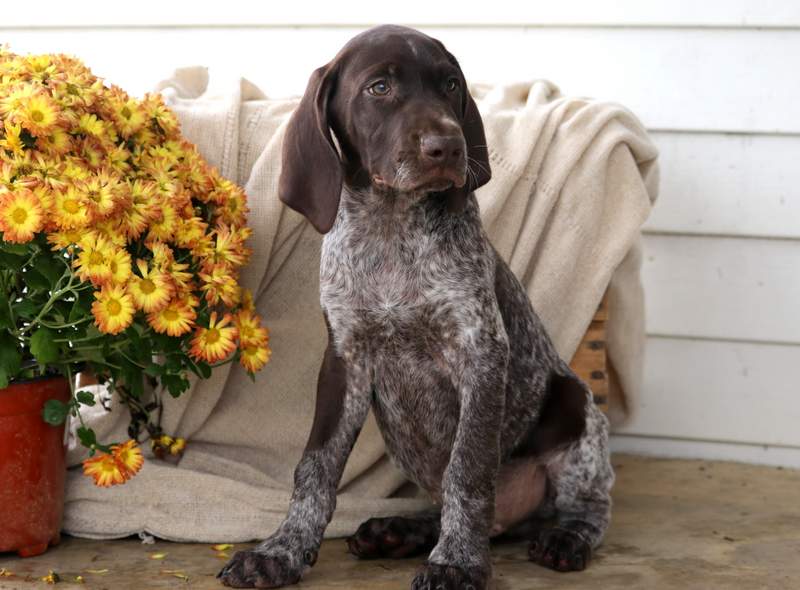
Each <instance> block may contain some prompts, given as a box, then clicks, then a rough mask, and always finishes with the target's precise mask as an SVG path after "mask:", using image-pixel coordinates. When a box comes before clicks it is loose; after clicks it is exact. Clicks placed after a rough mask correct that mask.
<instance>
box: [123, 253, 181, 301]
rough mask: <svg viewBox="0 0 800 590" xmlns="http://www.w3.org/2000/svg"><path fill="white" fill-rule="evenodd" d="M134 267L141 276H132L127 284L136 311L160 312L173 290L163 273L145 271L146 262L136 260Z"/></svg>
mask: <svg viewBox="0 0 800 590" xmlns="http://www.w3.org/2000/svg"><path fill="white" fill-rule="evenodd" d="M136 267H137V268H138V269H139V274H140V275H141V276H135V275H134V276H133V277H131V279H130V281H129V282H128V293H130V294H131V297H133V303H134V305H135V306H136V309H141V310H142V311H144V312H145V313H153V312H157V311H161V310H162V309H164V308H165V307H166V306H167V304H168V303H169V302H170V299H172V296H173V295H174V294H175V288H174V287H173V286H172V283H171V282H170V281H169V278H168V276H167V275H166V274H164V273H163V272H161V271H159V270H157V269H154V270H148V269H147V262H146V261H144V260H137V261H136Z"/></svg>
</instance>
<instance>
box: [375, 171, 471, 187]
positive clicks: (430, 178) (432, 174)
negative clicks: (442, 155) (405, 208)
mask: <svg viewBox="0 0 800 590" xmlns="http://www.w3.org/2000/svg"><path fill="white" fill-rule="evenodd" d="M466 176H467V175H466V172H463V173H459V172H458V171H456V170H453V169H451V168H433V169H431V170H428V171H426V172H425V173H424V174H421V175H419V176H417V177H416V178H414V179H408V180H407V181H403V180H400V182H398V179H397V178H395V180H394V182H387V181H386V179H384V178H383V177H382V176H381V175H380V174H373V175H372V181H373V183H375V185H376V186H378V187H381V188H393V189H395V190H398V191H402V192H431V193H433V192H441V191H444V190H447V189H449V188H452V187H456V188H461V187H462V186H464V184H465V183H466V181H467V178H466Z"/></svg>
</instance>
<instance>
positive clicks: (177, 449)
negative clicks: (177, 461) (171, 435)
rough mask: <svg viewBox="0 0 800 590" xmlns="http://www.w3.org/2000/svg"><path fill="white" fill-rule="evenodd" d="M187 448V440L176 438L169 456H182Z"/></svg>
mask: <svg viewBox="0 0 800 590" xmlns="http://www.w3.org/2000/svg"><path fill="white" fill-rule="evenodd" d="M185 448H186V439H183V438H176V439H175V442H173V443H172V444H171V445H169V454H170V455H180V454H181V453H183V451H184V449H185Z"/></svg>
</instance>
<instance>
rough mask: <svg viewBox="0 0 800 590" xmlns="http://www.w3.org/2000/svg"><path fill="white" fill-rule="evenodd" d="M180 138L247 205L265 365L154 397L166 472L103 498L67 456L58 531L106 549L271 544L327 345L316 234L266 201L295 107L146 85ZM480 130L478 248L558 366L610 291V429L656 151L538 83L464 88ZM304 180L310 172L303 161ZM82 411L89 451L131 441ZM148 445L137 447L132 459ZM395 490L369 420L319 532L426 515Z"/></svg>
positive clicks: (255, 96) (623, 123)
mask: <svg viewBox="0 0 800 590" xmlns="http://www.w3.org/2000/svg"><path fill="white" fill-rule="evenodd" d="M158 90H160V91H161V92H162V93H163V94H164V95H165V97H166V99H167V101H168V103H169V104H170V105H171V107H172V108H173V109H174V110H175V112H176V113H177V115H178V117H179V119H180V121H181V125H182V129H183V133H184V134H185V136H186V137H188V138H189V139H190V140H191V141H193V142H195V143H196V144H197V145H198V147H199V149H200V152H201V153H202V154H203V155H204V156H205V157H206V158H207V159H208V160H209V161H210V162H211V163H212V164H213V165H215V166H217V167H218V168H219V169H220V171H221V172H222V174H224V175H225V176H227V177H229V178H231V179H233V180H235V181H237V182H238V183H240V184H241V185H243V186H244V187H245V189H246V191H247V194H248V197H249V206H250V209H251V213H250V217H249V220H250V225H251V226H252V227H253V229H254V232H255V233H254V235H253V238H252V240H251V242H250V245H251V247H252V248H253V250H254V254H253V257H252V260H251V262H250V264H249V266H248V267H247V269H246V270H245V272H244V273H243V276H242V282H243V284H244V285H245V286H247V287H249V288H251V289H252V290H253V292H254V293H255V294H256V302H257V307H258V310H259V312H260V313H261V314H262V315H263V317H264V318H265V321H266V323H267V325H268V326H269V329H270V332H271V338H272V347H273V355H272V359H271V361H270V363H269V364H268V365H267V367H266V368H265V369H264V370H263V371H262V372H261V373H259V375H258V377H257V378H256V380H255V383H253V382H252V381H251V380H250V379H249V378H248V377H247V376H246V375H245V373H244V372H243V371H242V370H241V369H240V368H239V367H238V366H233V367H230V366H226V367H223V368H219V369H216V370H215V372H214V374H213V376H212V377H211V378H210V379H208V380H205V381H193V383H192V388H191V390H190V391H189V392H187V393H186V394H184V395H183V396H182V397H181V398H180V399H177V400H174V399H170V398H169V396H166V397H167V399H166V404H165V411H164V415H163V421H162V423H163V427H164V430H165V431H166V432H168V433H170V434H173V435H176V436H182V437H185V438H187V439H188V441H189V445H188V448H187V450H186V453H185V455H184V456H183V458H182V460H181V461H180V463H178V464H177V465H173V464H166V463H162V462H160V461H158V460H155V459H153V460H148V461H147V462H146V464H145V467H144V468H143V469H142V471H141V472H140V473H139V474H138V475H137V476H136V477H135V478H133V479H132V480H131V481H130V482H128V483H127V484H125V485H124V486H118V487H115V488H110V489H100V488H96V487H94V486H93V484H92V481H91V480H90V479H89V478H86V477H84V476H82V474H81V472H80V468H79V467H78V466H77V464H78V463H79V461H80V460H81V459H82V458H83V457H84V456H85V455H84V451H83V450H82V449H81V448H80V447H78V446H76V445H75V444H74V442H73V443H72V444H71V446H70V452H69V460H70V463H71V464H73V465H75V467H74V468H73V469H71V470H70V473H69V478H68V489H67V502H66V511H65V520H64V529H65V530H66V531H67V532H69V533H70V534H73V535H77V536H82V537H92V538H112V537H120V536H126V535H130V534H133V533H138V532H141V531H146V532H148V533H150V534H153V535H155V536H158V537H161V538H164V539H171V540H180V541H203V542H206V541H208V542H210V541H216V542H219V541H245V540H250V539H257V538H262V537H264V536H266V535H268V534H269V533H271V532H272V531H273V530H274V529H275V528H276V527H277V525H278V524H279V523H280V520H281V519H282V517H283V516H284V514H285V512H286V507H287V503H288V498H289V494H290V492H291V482H292V473H293V470H294V467H295V465H296V464H297V461H298V459H299V458H300V455H301V453H302V449H303V446H304V444H305V441H306V437H307V435H308V432H309V430H310V427H311V421H312V418H313V411H314V396H315V390H316V376H317V372H318V368H319V363H320V360H321V358H322V353H323V350H324V348H325V344H326V336H325V329H324V323H323V319H322V314H321V312H320V309H319V293H318V270H319V249H320V243H321V239H322V238H321V236H319V235H318V234H317V233H316V232H315V231H314V229H313V228H312V227H311V226H310V225H309V224H308V222H306V221H305V220H304V219H303V218H302V217H301V216H300V215H298V214H296V213H295V212H293V211H291V210H288V209H286V208H285V207H284V206H283V205H282V204H281V203H280V201H279V200H278V195H277V186H278V176H279V172H280V165H281V161H280V146H281V141H282V137H283V133H284V129H285V126H286V122H287V119H288V117H289V115H290V114H291V113H292V111H293V109H294V108H295V106H296V105H297V102H298V101H297V99H294V98H293V99H285V100H273V99H268V98H266V97H265V96H264V95H263V94H262V93H261V92H260V91H259V90H258V89H257V88H256V87H254V86H253V85H252V84H251V83H249V82H247V81H246V80H241V79H238V80H231V79H228V80H227V81H224V82H223V81H221V79H219V80H218V79H217V78H216V77H215V76H209V73H208V71H207V70H206V69H204V68H187V69H183V70H179V71H177V72H176V73H175V74H174V76H173V77H172V78H170V79H169V80H166V81H164V82H162V83H161V84H159V85H158ZM471 90H472V93H473V96H474V97H475V99H476V101H477V104H478V106H479V109H480V111H481V114H482V115H483V120H484V125H485V128H486V136H487V142H488V145H489V153H490V158H491V165H492V169H493V178H492V180H491V182H490V183H489V184H488V185H486V186H484V187H482V188H481V189H480V190H479V191H478V200H479V202H480V206H481V212H482V215H483V220H484V223H485V226H486V228H487V231H488V233H489V236H490V238H491V239H492V241H493V242H494V244H495V246H496V247H497V249H498V250H499V252H500V253H501V255H502V256H504V257H505V259H506V260H507V261H508V262H509V264H510V266H511V268H512V270H513V271H514V272H515V273H516V275H517V276H518V277H519V278H520V280H521V281H522V283H523V285H524V286H525V288H526V289H527V291H528V294H529V296H530V298H531V300H532V301H533V304H534V306H535V308H536V310H537V311H538V312H539V314H540V315H541V317H542V319H543V321H544V323H545V325H546V326H547V328H548V329H549V331H550V334H551V335H552V337H553V339H554V341H555V343H556V346H557V348H558V350H559V352H560V353H561V354H562V355H563V356H564V357H565V358H570V357H571V356H572V354H573V352H574V351H575V349H576V347H577V345H578V343H579V342H580V339H581V337H582V335H583V333H584V332H585V330H586V328H587V326H588V324H589V321H590V320H591V317H592V315H593V313H594V312H595V310H596V308H597V305H598V303H599V301H600V299H601V297H602V295H603V293H604V292H605V291H606V289H607V288H610V302H609V305H610V322H609V325H608V354H609V358H610V362H611V364H612V367H613V371H612V375H613V377H614V379H613V381H612V394H611V406H612V410H611V413H612V418H613V419H614V420H616V421H620V420H622V419H624V417H625V416H626V415H627V413H628V412H629V409H631V408H634V407H635V405H636V395H637V391H638V388H639V386H640V381H641V368H642V360H643V359H642V349H643V342H644V330H643V298H642V289H641V285H640V283H639V245H638V244H639V236H640V227H641V225H642V223H643V222H644V220H645V219H646V218H647V216H648V214H649V212H650V208H651V206H652V203H653V201H654V200H655V197H656V194H657V182H658V168H657V165H656V150H655V148H654V147H653V145H652V143H651V142H650V141H649V139H648V137H647V134H646V132H645V130H644V128H643V127H642V126H641V124H640V123H639V122H638V121H637V119H636V118H635V117H634V116H633V115H632V114H631V113H630V112H628V111H627V110H626V109H624V108H622V107H620V106H618V105H615V104H609V103H604V102H599V101H594V100H585V99H575V98H565V97H562V96H561V95H560V93H559V91H558V89H557V88H556V87H555V86H554V85H552V84H551V83H549V82H546V81H535V82H525V83H519V84H514V85H510V86H497V87H489V86H482V85H476V86H473V87H472V88H471ZM308 173H309V174H313V173H314V163H313V162H309V163H308ZM112 407H113V410H112V411H111V412H110V413H106V412H104V411H103V410H102V409H100V408H99V407H95V408H87V411H86V413H85V419H86V420H88V421H89V422H90V423H91V424H92V425H93V427H94V428H95V430H96V431H97V433H98V436H99V437H100V438H101V439H103V440H124V439H125V438H127V436H126V434H125V429H126V426H127V419H128V416H127V412H126V411H125V410H124V409H121V408H119V407H118V406H117V404H116V401H114V402H112ZM144 446H147V445H144ZM403 483H404V480H403V477H402V475H401V474H400V473H399V472H398V471H397V470H396V469H395V468H394V467H393V466H392V464H391V463H390V461H389V459H388V458H387V456H386V454H385V449H384V444H383V440H382V439H381V436H380V433H379V431H378V429H377V427H376V425H375V422H374V420H373V419H372V418H370V420H369V422H368V423H367V425H366V426H365V428H364V429H363V431H362V433H361V435H360V437H359V440H358V442H357V444H356V447H355V449H354V451H353V454H352V456H351V457H350V460H349V462H348V464H347V468H346V470H345V473H344V477H343V478H342V482H341V486H340V491H339V500H338V508H337V511H336V515H335V516H334V519H333V522H332V523H331V526H330V527H329V529H328V535H329V536H338V535H343V534H348V533H350V532H352V531H353V530H354V529H355V527H356V526H357V525H358V524H359V523H360V522H361V521H363V520H364V519H366V518H368V517H370V516H375V515H388V514H401V513H408V512H413V511H415V510H418V509H420V508H422V507H425V506H427V502H426V500H424V499H422V498H420V497H414V496H413V495H411V496H408V495H407V496H408V497H402V498H401V497H393V496H395V494H394V493H395V492H396V490H397V489H398V488H399V487H400V486H402V485H403Z"/></svg>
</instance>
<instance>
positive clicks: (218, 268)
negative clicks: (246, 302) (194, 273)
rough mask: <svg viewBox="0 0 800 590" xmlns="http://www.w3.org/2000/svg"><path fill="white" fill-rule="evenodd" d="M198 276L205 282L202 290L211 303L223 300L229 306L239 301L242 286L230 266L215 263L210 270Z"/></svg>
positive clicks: (214, 303)
mask: <svg viewBox="0 0 800 590" xmlns="http://www.w3.org/2000/svg"><path fill="white" fill-rule="evenodd" d="M198 276H199V277H200V279H201V280H202V281H203V283H204V284H203V286H202V287H200V290H201V291H203V292H204V293H205V294H206V301H208V302H209V303H210V304H211V305H216V304H217V303H219V302H220V301H222V303H224V304H225V305H226V306H227V307H234V306H235V305H237V304H238V303H239V298H240V296H241V287H239V284H238V283H237V282H236V278H235V277H234V276H233V275H232V273H231V270H230V268H229V267H228V266H226V265H224V264H215V265H214V267H213V268H212V269H211V271H210V272H208V273H205V272H201V273H199V275H198Z"/></svg>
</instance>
